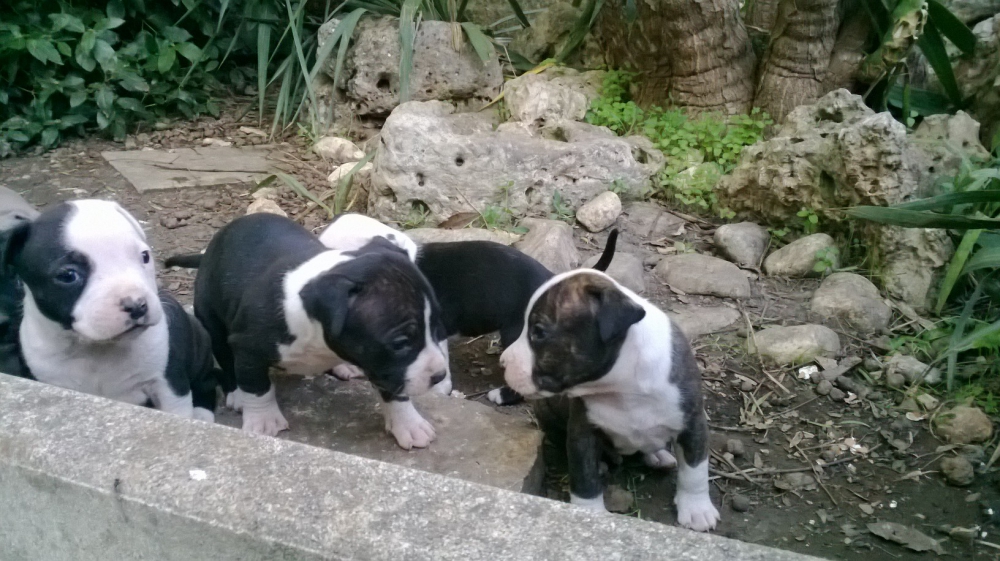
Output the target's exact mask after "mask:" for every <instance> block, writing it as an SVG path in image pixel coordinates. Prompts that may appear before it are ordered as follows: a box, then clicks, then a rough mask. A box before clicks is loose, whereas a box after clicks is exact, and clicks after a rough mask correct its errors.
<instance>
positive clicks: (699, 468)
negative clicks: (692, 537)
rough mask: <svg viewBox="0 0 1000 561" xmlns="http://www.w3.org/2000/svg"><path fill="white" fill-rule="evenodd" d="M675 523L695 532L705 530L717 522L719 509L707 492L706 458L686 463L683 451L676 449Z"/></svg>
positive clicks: (711, 527) (712, 527) (710, 528)
mask: <svg viewBox="0 0 1000 561" xmlns="http://www.w3.org/2000/svg"><path fill="white" fill-rule="evenodd" d="M675 452H677V456H678V458H677V459H678V463H677V493H676V494H675V495H674V504H675V505H676V506H677V523H678V524H680V525H681V526H683V527H685V528H690V529H691V530H695V531H697V532H707V531H709V530H712V529H714V528H715V525H716V524H718V523H719V511H718V510H717V509H716V508H715V505H713V504H712V499H711V497H709V494H708V458H705V459H704V460H702V462H701V463H700V464H698V465H694V466H691V465H688V463H687V462H686V461H684V452H683V450H681V449H680V447H678V449H677V450H675Z"/></svg>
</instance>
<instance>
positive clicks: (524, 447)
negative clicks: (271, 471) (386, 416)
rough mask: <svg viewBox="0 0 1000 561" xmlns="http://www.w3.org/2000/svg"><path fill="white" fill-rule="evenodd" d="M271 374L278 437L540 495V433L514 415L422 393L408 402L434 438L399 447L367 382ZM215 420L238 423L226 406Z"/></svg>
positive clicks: (541, 480) (466, 401) (237, 419)
mask: <svg viewBox="0 0 1000 561" xmlns="http://www.w3.org/2000/svg"><path fill="white" fill-rule="evenodd" d="M272 378H273V380H274V383H275V386H277V394H278V403H279V404H280V405H281V409H282V411H283V412H284V414H285V418H286V419H288V423H289V425H290V426H291V429H290V430H288V431H285V432H283V433H281V435H280V437H281V438H286V439H288V440H294V441H296V442H301V443H303V444H311V445H313V446H320V447H322V448H329V449H331V450H336V451H338V452H344V453H347V454H354V455H357V456H363V457H365V458H371V459H373V460H380V461H383V462H389V463H391V464H396V465H400V466H405V467H409V468H413V469H419V470H422V471H427V472H431V473H437V474H440V475H447V476H451V477H457V478H459V479H464V480H466V481H471V482H473V483H482V484H484V485H491V486H493V487H499V488H501V489H506V490H508V491H521V492H524V493H531V494H535V495H540V494H542V483H543V478H544V475H545V474H544V467H543V465H542V461H541V455H540V454H539V451H540V447H541V443H542V433H541V431H539V430H538V429H537V428H535V427H534V426H533V425H532V424H531V423H530V422H529V421H528V420H527V419H525V418H524V417H523V416H521V415H508V414H504V413H501V412H499V411H497V410H495V409H493V408H492V407H490V406H488V405H484V404H482V403H478V402H475V401H469V400H466V399H461V398H456V397H444V396H440V395H436V394H435V395H423V396H420V397H417V398H414V402H415V404H416V407H417V409H418V410H420V412H421V414H422V415H423V416H424V418H426V419H427V420H428V421H430V422H431V423H433V424H434V429H435V430H436V431H437V440H435V441H434V442H433V443H431V445H430V446H429V447H428V448H426V449H423V450H416V449H415V450H403V449H402V448H400V447H399V446H397V445H396V441H395V440H394V439H393V438H392V437H391V436H389V435H388V434H386V432H385V421H384V420H383V417H382V413H381V412H380V410H379V408H380V407H381V403H380V400H379V398H378V396H377V395H376V393H375V390H373V389H372V387H371V384H369V383H368V382H367V381H365V380H351V381H348V382H344V381H340V380H337V379H335V378H332V377H330V376H318V377H315V378H311V379H310V378H303V377H300V376H288V375H284V376H272ZM216 420H217V422H219V423H221V424H225V425H228V426H231V427H237V428H238V427H240V426H242V417H241V416H240V415H239V414H237V413H234V412H233V411H230V410H228V409H223V410H220V411H219V415H218V417H217V418H216Z"/></svg>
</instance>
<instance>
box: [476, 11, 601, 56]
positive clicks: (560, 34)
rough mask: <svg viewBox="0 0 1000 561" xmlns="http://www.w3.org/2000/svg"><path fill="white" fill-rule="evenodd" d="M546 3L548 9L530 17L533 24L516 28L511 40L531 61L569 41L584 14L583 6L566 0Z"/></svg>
mask: <svg viewBox="0 0 1000 561" xmlns="http://www.w3.org/2000/svg"><path fill="white" fill-rule="evenodd" d="M470 4H471V3H470ZM544 6H545V7H546V8H547V9H546V10H545V11H543V12H541V13H539V14H536V15H533V16H529V17H530V18H531V27H529V28H527V29H520V30H518V31H515V32H514V33H513V40H512V41H511V43H510V49H511V50H513V51H515V52H517V53H519V54H521V55H522V56H524V57H525V58H527V59H528V60H533V61H542V60H545V59H547V58H552V57H554V56H555V55H556V54H557V53H558V52H559V51H560V50H562V48H563V47H564V46H565V45H566V42H567V41H569V40H570V33H571V32H572V30H573V26H574V25H576V22H577V20H579V19H580V16H581V13H582V9H581V8H579V7H575V6H573V4H572V3H570V2H568V1H566V0H545V2H544ZM525 9H527V8H525Z"/></svg>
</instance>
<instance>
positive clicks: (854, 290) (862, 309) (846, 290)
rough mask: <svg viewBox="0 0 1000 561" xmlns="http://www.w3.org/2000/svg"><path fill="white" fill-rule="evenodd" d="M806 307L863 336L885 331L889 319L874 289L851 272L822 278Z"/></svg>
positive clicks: (886, 308) (866, 280)
mask: <svg viewBox="0 0 1000 561" xmlns="http://www.w3.org/2000/svg"><path fill="white" fill-rule="evenodd" d="M810 308H811V309H812V311H813V313H816V314H818V315H819V316H821V317H823V318H824V319H826V320H828V321H834V322H837V321H842V322H844V323H845V324H847V325H849V326H851V327H854V328H855V329H858V330H859V331H862V332H865V333H871V332H874V331H878V330H880V329H884V328H886V327H887V326H888V325H889V320H890V319H892V310H891V309H890V308H889V306H888V305H886V303H885V302H884V301H883V300H882V296H881V295H880V294H879V292H878V288H875V285H874V284H872V283H871V281H869V280H868V279H866V278H864V277H862V276H860V275H855V274H854V273H834V274H832V275H830V276H829V277H827V278H826V279H824V280H823V283H822V284H820V286H819V288H818V289H816V292H815V294H813V298H812V302H811V304H810Z"/></svg>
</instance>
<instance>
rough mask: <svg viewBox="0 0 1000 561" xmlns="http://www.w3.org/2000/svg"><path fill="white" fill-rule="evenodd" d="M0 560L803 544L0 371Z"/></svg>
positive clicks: (732, 560)
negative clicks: (379, 456) (598, 509)
mask: <svg viewBox="0 0 1000 561" xmlns="http://www.w3.org/2000/svg"><path fill="white" fill-rule="evenodd" d="M0 505H3V508H0V548H2V549H0V556H2V557H3V559H4V561H28V560H32V561H33V560H38V559H45V560H46V561H107V560H109V559H156V560H158V561H191V560H202V559H205V560H209V559H210V560H212V561H230V560H232V561H236V560H240V561H257V560H261V561H263V560H279V559H280V560H305V561H313V560H317V561H318V560H331V559H336V560H355V559H357V560H373V561H375V560H377V561H383V560H384V561H390V560H391V561H397V560H399V559H406V560H407V561H423V560H440V561H453V560H454V561H480V560H490V561H507V560H533V559H538V560H553V561H555V560H563V559H567V560H570V559H572V560H585V561H593V560H597V559H600V560H604V559H608V560H612V559H614V560H630V561H631V560H654V559H655V560H661V559H670V560H675V561H694V560H698V561H808V560H809V559H814V558H812V557H808V556H804V555H799V554H797V553H791V552H787V551H780V550H776V549H772V548H768V547H763V546H759V545H754V544H749V543H743V542H738V541H734V540H730V539H727V538H723V537H720V536H717V535H712V534H700V533H696V532H691V531H688V530H683V529H680V528H676V527H672V526H666V525H663V524H657V523H652V522H646V521H643V520H639V519H636V518H628V517H624V516H618V515H610V514H597V513H593V512H590V511H587V510H584V509H580V508H578V507H575V506H573V505H570V504H566V503H560V502H555V501H551V500H548V499H544V498H541V497H533V496H531V495H526V494H523V493H514V492H510V491H504V490H502V489H497V488H494V487H489V486H485V485H478V484H475V483H469V482H467V481H462V480H460V479H455V478H450V477H443V476H440V475H435V474H430V473H426V472H423V471H419V470H414V469H409V468H406V467H403V466H396V465H392V464H387V463H384V462H377V461H373V460H369V459H367V458H360V457H357V456H351V455H348V454H341V453H338V452H333V451H330V450H324V449H322V448H316V447H313V446H306V445H303V444H299V443H296V442H289V441H286V440H281V439H276V438H270V437H265V436H258V435H251V434H246V433H243V432H242V431H239V430H234V429H231V428H227V427H223V426H219V425H213V424H209V423H203V422H199V421H192V420H188V419H181V418H178V417H175V416H172V415H168V414H165V413H161V412H159V411H153V410H150V409H145V408H141V407H133V406H130V405H124V404H121V403H116V402H112V401H109V400H105V399H101V398H97V397H92V396H88V395H83V394H79V393H75V392H71V391H68V390H64V389H61V388H56V387H53V386H46V385H43V384H40V383H37V382H32V381H28V380H22V379H18V378H12V377H9V376H5V375H0Z"/></svg>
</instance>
